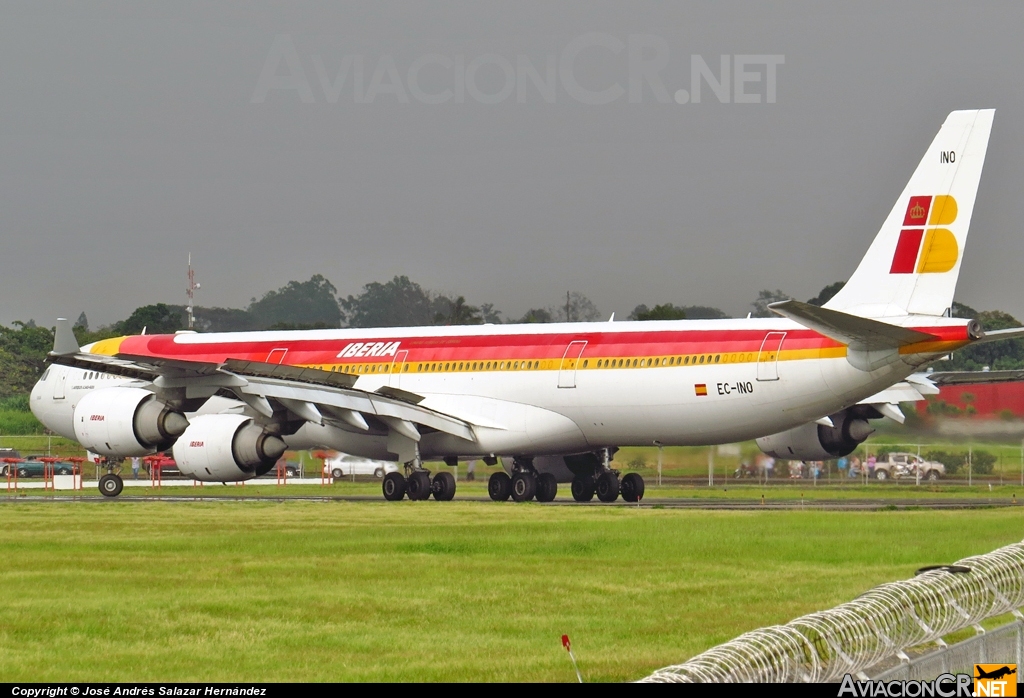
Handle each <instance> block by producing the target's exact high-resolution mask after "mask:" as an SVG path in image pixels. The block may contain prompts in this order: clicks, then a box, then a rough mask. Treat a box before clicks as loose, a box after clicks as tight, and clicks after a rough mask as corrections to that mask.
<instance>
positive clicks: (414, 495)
mask: <svg viewBox="0 0 1024 698" xmlns="http://www.w3.org/2000/svg"><path fill="white" fill-rule="evenodd" d="M408 493H409V499H411V500H413V501H414V502H418V501H423V500H424V499H428V498H429V497H430V473H428V472H427V471H426V470H417V471H416V472H414V473H413V474H412V475H410V476H409V489H408Z"/></svg>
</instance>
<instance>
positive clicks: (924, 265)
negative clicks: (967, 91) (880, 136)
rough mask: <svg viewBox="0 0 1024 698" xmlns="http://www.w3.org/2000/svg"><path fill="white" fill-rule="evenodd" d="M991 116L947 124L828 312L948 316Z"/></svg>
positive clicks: (959, 115)
mask: <svg viewBox="0 0 1024 698" xmlns="http://www.w3.org/2000/svg"><path fill="white" fill-rule="evenodd" d="M994 115H995V110H994V109H976V110H970V111H955V112H952V113H950V115H949V116H948V117H946V121H945V123H944V124H942V128H941V129H939V133H938V135H937V136H935V140H933V141H932V144H931V146H930V147H929V148H928V151H927V152H926V153H925V155H924V158H923V159H922V160H921V163H920V164H919V165H918V166H917V170H916V171H915V172H914V176H913V177H911V178H910V182H909V183H908V184H907V187H906V189H904V190H903V193H902V194H901V195H900V198H899V199H897V201H896V205H895V206H893V209H892V211H891V212H890V213H889V217H888V218H886V219H885V223H883V224H882V228H881V230H879V231H878V235H877V236H875V241H874V242H872V243H871V247H870V248H868V252H867V254H866V255H864V259H862V260H861V263H860V266H858V267H857V271H855V272H854V273H853V276H851V277H850V280H849V281H848V282H847V284H846V286H844V287H843V289H842V290H841V291H840V292H839V293H837V294H836V295H835V297H833V298H832V300H830V301H829V302H828V303H826V304H825V307H826V308H831V309H833V310H841V311H843V312H845V313H850V314H853V315H860V316H862V317H871V318H879V317H892V316H899V315H907V314H912V315H942V314H944V313H945V312H946V310H947V309H948V308H949V307H950V306H951V305H952V303H953V292H954V291H955V290H956V281H957V278H958V277H959V276H960V262H961V261H962V259H963V253H964V246H965V244H966V242H967V231H968V229H969V228H970V224H971V214H972V213H973V212H974V199H975V197H976V196H977V193H978V183H979V182H980V181H981V170H982V167H983V166H984V164H985V151H986V150H987V148H988V137H989V133H990V132H991V130H992V118H993V116H994Z"/></svg>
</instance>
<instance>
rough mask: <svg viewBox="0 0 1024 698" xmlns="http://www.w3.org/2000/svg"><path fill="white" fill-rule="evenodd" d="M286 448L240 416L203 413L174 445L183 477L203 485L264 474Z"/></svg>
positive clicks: (251, 421)
mask: <svg viewBox="0 0 1024 698" xmlns="http://www.w3.org/2000/svg"><path fill="white" fill-rule="evenodd" d="M286 448H287V446H286V445H285V443H284V441H282V440H281V439H280V438H279V437H277V436H274V435H273V434H270V433H268V432H267V431H265V430H264V429H263V427H261V426H259V425H257V424H255V423H254V422H253V420H252V418H250V417H246V416H245V415H241V414H206V415H200V416H197V417H193V418H192V423H191V424H189V426H188V429H186V430H185V433H184V434H182V435H181V437H180V438H179V439H178V441H177V442H176V443H175V444H174V451H173V453H174V461H175V462H176V463H177V464H178V470H180V471H181V473H182V474H183V475H188V476H189V477H193V478H195V479H196V480H202V481H204V482H237V481H239V480H249V479H251V478H254V477H257V476H258V475H263V474H264V473H267V472H269V471H270V469H271V468H272V467H274V463H276V462H277V459H278V458H280V457H281V456H282V455H283V454H284V452H285V449H286Z"/></svg>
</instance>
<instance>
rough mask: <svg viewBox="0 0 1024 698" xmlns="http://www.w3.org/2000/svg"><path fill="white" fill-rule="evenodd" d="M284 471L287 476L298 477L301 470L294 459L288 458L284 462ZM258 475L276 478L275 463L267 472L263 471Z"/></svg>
mask: <svg viewBox="0 0 1024 698" xmlns="http://www.w3.org/2000/svg"><path fill="white" fill-rule="evenodd" d="M284 471H285V473H286V474H287V475H288V477H298V476H299V474H300V472H301V471H300V468H299V464H298V463H296V462H294V461H290V460H289V461H285V463H284ZM260 477H273V478H276V477H277V464H276V463H275V464H274V466H273V467H272V468H271V469H270V470H269V471H268V472H266V473H263V474H262V475H260Z"/></svg>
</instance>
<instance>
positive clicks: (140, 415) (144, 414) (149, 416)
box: [74, 387, 188, 458]
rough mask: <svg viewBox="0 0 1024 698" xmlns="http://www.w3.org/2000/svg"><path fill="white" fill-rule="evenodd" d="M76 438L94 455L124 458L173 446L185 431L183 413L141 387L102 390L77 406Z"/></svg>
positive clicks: (85, 397)
mask: <svg viewBox="0 0 1024 698" xmlns="http://www.w3.org/2000/svg"><path fill="white" fill-rule="evenodd" d="M74 424H75V439H76V440H77V441H78V443H80V444H82V445H83V446H85V447H86V448H87V449H88V450H90V451H92V452H93V453H99V454H100V455H103V456H108V457H114V458H123V457H125V456H144V455H146V454H147V453H153V452H154V451H158V450H162V449H164V448H167V447H168V446H170V445H171V444H172V443H173V442H174V440H175V439H176V438H178V437H179V436H180V435H181V434H182V433H183V432H184V431H185V429H186V428H188V420H187V419H186V418H185V415H183V414H182V413H181V412H179V411H177V410H175V409H173V408H171V407H169V406H168V405H166V404H164V403H162V402H160V400H158V399H157V397H156V395H154V394H153V393H151V392H149V391H148V390H143V389H142V388H121V387H117V388H100V389H98V390H92V391H90V392H89V393H87V394H86V395H85V396H84V397H83V398H82V399H81V400H80V401H79V402H78V405H77V406H76V407H75V415H74Z"/></svg>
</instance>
